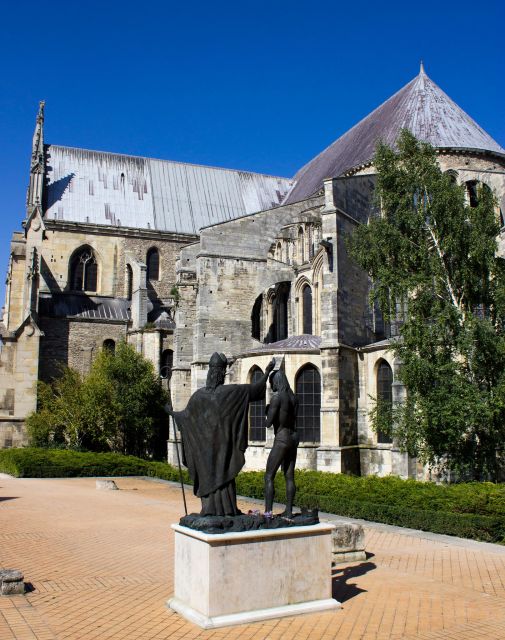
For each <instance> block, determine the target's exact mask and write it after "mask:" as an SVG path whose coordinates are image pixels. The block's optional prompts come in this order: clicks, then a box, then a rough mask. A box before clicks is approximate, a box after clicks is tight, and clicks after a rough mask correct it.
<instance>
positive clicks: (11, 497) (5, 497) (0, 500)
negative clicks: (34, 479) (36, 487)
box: [0, 496, 19, 502]
mask: <svg viewBox="0 0 505 640" xmlns="http://www.w3.org/2000/svg"><path fill="white" fill-rule="evenodd" d="M18 498H19V496H0V502H2V501H3V500H17V499H18Z"/></svg>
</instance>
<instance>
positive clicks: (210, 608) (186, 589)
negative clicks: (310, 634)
mask: <svg viewBox="0 0 505 640" xmlns="http://www.w3.org/2000/svg"><path fill="white" fill-rule="evenodd" d="M172 529H173V530H174V532H175V567H174V569H175V584H174V591H175V594H174V598H172V599H171V600H169V601H168V603H167V604H168V606H169V607H170V608H172V609H173V610H174V611H176V612H177V613H179V614H181V615H182V616H184V617H185V618H186V619H188V620H190V621H191V622H194V623H195V624H198V625H199V626H201V627H203V628H204V629H212V628H216V627H222V626H229V625H233V624H244V623H248V622H256V621H259V620H267V619H270V618H280V617H284V616H292V615H296V614H299V613H314V612H316V611H326V610H331V609H337V608H338V607H339V606H340V603H339V602H337V601H336V600H334V599H333V598H332V593H331V533H332V530H333V525H331V524H315V525H311V526H305V527H290V528H281V529H260V530H254V531H243V532H238V533H224V534H209V533H204V532H202V531H195V530H194V529H189V528H188V527H183V526H180V525H177V524H173V525H172Z"/></svg>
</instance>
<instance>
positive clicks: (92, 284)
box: [70, 247, 98, 293]
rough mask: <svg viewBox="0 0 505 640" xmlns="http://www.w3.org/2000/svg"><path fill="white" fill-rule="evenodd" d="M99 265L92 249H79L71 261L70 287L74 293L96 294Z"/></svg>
mask: <svg viewBox="0 0 505 640" xmlns="http://www.w3.org/2000/svg"><path fill="white" fill-rule="evenodd" d="M97 280H98V264H97V261H96V257H95V254H94V253H93V250H92V249H91V247H82V248H81V249H79V250H78V251H77V252H76V253H74V255H73V256H72V259H71V261H70V287H71V288H72V290H73V291H89V292H90V293H94V292H96V289H97Z"/></svg>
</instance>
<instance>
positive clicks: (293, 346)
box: [261, 333, 321, 351]
mask: <svg viewBox="0 0 505 640" xmlns="http://www.w3.org/2000/svg"><path fill="white" fill-rule="evenodd" d="M320 345H321V337H320V336H313V335H310V334H307V333H304V334H302V335H300V336H290V337H289V338H286V339H285V340H279V341H278V342H270V343H269V344H264V345H263V346H262V347H261V348H262V349H264V350H265V351H287V350H295V351H304V350H306V349H308V350H314V349H319V346H320Z"/></svg>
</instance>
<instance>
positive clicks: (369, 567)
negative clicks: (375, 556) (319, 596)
mask: <svg viewBox="0 0 505 640" xmlns="http://www.w3.org/2000/svg"><path fill="white" fill-rule="evenodd" d="M367 555H368V554H367ZM376 568H377V565H376V564H374V563H373V562H362V563H361V564H358V565H356V566H354V567H342V568H340V567H334V568H333V570H332V574H331V586H332V597H333V598H335V600H338V601H339V602H346V601H347V600H350V599H351V598H354V596H357V595H359V594H360V593H364V592H366V589H360V588H359V587H357V586H356V583H353V582H351V583H349V582H348V581H349V580H352V579H353V578H357V577H358V576H362V575H364V574H365V573H368V572H369V571H373V570H374V569H376Z"/></svg>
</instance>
